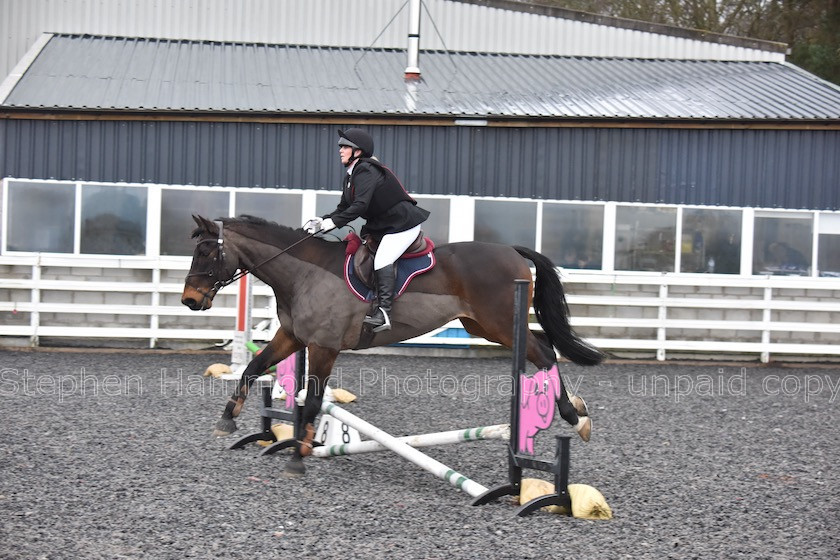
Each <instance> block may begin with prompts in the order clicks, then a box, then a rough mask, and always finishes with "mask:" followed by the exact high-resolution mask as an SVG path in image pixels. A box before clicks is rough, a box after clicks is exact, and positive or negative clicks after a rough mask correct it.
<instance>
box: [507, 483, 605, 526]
mask: <svg viewBox="0 0 840 560" xmlns="http://www.w3.org/2000/svg"><path fill="white" fill-rule="evenodd" d="M553 493H554V485H553V484H552V483H550V482H548V481H547V480H542V479H539V478H523V479H522V485H521V486H520V491H519V503H520V504H526V503H528V502H530V501H531V500H533V499H534V498H538V497H540V496H545V495H547V494H553ZM569 497H570V498H571V500H572V516H573V517H577V518H579V519H612V510H611V509H610V506H609V505H608V504H607V501H606V500H605V499H604V495H603V494H601V493H600V492H599V491H598V490H597V489H596V488H593V487H592V486H589V485H587V484H569ZM542 509H544V510H545V511H548V512H550V513H560V514H563V515H568V512H567V511H566V509H565V508H563V507H562V506H545V507H544V508H542Z"/></svg>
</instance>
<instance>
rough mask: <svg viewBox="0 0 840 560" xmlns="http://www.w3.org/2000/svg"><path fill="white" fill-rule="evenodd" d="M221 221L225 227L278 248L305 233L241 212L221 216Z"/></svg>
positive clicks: (301, 237) (302, 236)
mask: <svg viewBox="0 0 840 560" xmlns="http://www.w3.org/2000/svg"><path fill="white" fill-rule="evenodd" d="M221 221H222V223H223V224H224V226H225V227H226V228H228V227H229V228H232V229H234V230H235V231H236V232H237V233H239V234H240V235H243V236H245V237H248V238H251V239H256V240H258V241H261V242H263V243H268V244H269V245H274V246H275V247H279V248H283V247H286V246H288V245H289V244H290V243H294V242H295V241H298V240H299V239H303V238H304V237H306V235H307V234H306V232H304V231H303V229H301V228H291V227H289V226H284V225H281V224H278V223H277V222H271V221H269V220H266V219H264V218H260V217H258V216H251V215H249V214H242V215H240V216H237V217H236V218H221Z"/></svg>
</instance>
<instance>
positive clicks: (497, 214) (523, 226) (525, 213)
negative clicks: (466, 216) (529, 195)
mask: <svg viewBox="0 0 840 560" xmlns="http://www.w3.org/2000/svg"><path fill="white" fill-rule="evenodd" d="M536 223H537V203H536V202H518V201H517V202H512V201H507V200H476V201H475V230H474V237H473V239H475V240H476V241H489V242H491V243H503V244H505V245H524V246H525V247H530V248H531V249H533V248H534V247H535V246H536V231H535V230H536V227H535V226H536Z"/></svg>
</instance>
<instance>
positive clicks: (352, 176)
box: [304, 128, 429, 332]
mask: <svg viewBox="0 0 840 560" xmlns="http://www.w3.org/2000/svg"><path fill="white" fill-rule="evenodd" d="M338 155H339V157H340V158H341V163H342V164H344V167H346V168H347V174H346V175H345V176H344V179H343V184H342V189H341V201H340V202H339V203H338V207H337V208H336V209H335V210H334V211H332V212H331V213H329V214H327V215H325V216H323V217H322V218H313V219H311V220H309V221H308V222H306V224H304V229H305V230H306V231H307V232H309V233H315V232H318V231H329V230H331V229H333V228H336V227H343V226H345V225H347V224H348V223H350V222H352V221H353V220H355V219H356V218H358V217H362V218H364V219H365V225H364V227H362V237H364V236H365V235H368V234H370V235H372V236H374V237H375V238H377V239H379V240H380V241H379V248H378V249H377V250H376V256H375V257H374V260H373V268H374V277H375V281H376V296H377V298H376V299H377V304H376V305H375V306H372V307H371V310H370V312H369V313H368V314H367V316H366V317H365V320H364V324H365V325H368V326H370V327H371V328H372V329H373V332H379V331H385V330H389V329H390V328H391V318H390V316H389V314H390V313H391V305H392V304H393V302H394V284H395V283H396V278H395V271H394V262H395V261H396V260H397V259H398V258H399V257H400V255H402V254H403V253H404V252H405V251H406V249H408V247H409V246H410V245H411V244H412V243H413V242H414V240H415V239H417V236H418V235H419V234H420V224H422V223H423V222H425V221H426V219H427V218H428V217H429V212H428V211H427V210H424V209H423V208H420V207H419V206H417V203H416V202H415V201H414V199H413V198H411V197H410V196H409V195H408V193H407V192H406V190H405V188H404V187H403V186H402V183H400V180H399V179H397V176H396V175H394V173H393V172H392V171H391V170H390V169H388V168H387V167H385V166H384V165H382V163H380V161H379V160H378V159H376V158H375V157H373V138H372V137H371V136H370V134H368V133H367V132H365V131H364V130H362V129H360V128H348V129H347V130H341V129H339V130H338ZM374 307H375V309H374Z"/></svg>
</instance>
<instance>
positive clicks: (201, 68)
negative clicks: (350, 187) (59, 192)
mask: <svg viewBox="0 0 840 560" xmlns="http://www.w3.org/2000/svg"><path fill="white" fill-rule="evenodd" d="M405 65H406V55H405V52H404V51H402V50H396V49H360V48H338V47H313V46H294V45H268V44H253V43H217V42H199V41H177V40H164V39H144V38H120V37H101V36H87V35H56V36H54V37H53V38H52V39H51V40H50V41H49V42H48V43H47V44H46V45H45V46H44V48H43V50H42V51H41V53H40V55H39V56H38V57H37V58H36V59H35V60H34V62H33V63H32V65H31V66H30V67H29V68H28V69H27V70H26V72H25V73H24V74H23V76H22V78H21V79H20V81H19V82H18V83H17V85H16V86H15V87H14V89H12V91H11V93H10V94H9V96H8V97H7V98H6V100H5V101H4V102H3V105H2V106H4V107H17V108H43V109H70V110H80V109H81V110H118V111H121V110H132V111H213V112H249V113H271V114H276V113H284V114H319V115H323V114H340V115H391V116H423V117H426V116H428V117H478V118H494V117H498V118H510V117H514V118H515V117H520V118H522V117H524V118H533V117H549V118H561V119H590V118H596V119H597V118H621V119H680V120H682V119H700V120H797V121H798V120H819V121H825V120H832V121H835V120H838V119H840V88H837V87H836V86H833V85H831V84H829V83H827V82H825V81H823V80H820V79H819V78H817V77H816V76H813V75H811V74H808V73H806V72H805V71H803V70H801V69H799V68H796V67H794V66H792V65H789V64H786V63H775V62H735V61H699V60H651V59H627V58H593V57H562V56H540V55H510V54H492V53H467V52H455V53H452V52H443V51H423V52H422V53H421V55H420V68H421V70H422V72H423V74H422V75H423V79H422V81H420V82H417V83H411V82H406V81H405V80H404V78H403V71H404V68H405Z"/></svg>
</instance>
